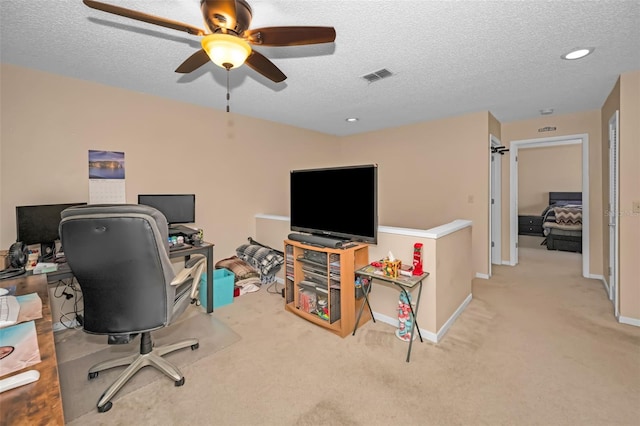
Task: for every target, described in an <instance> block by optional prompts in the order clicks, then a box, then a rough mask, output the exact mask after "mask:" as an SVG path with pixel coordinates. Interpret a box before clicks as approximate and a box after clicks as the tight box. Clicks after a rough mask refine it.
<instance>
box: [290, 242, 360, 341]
mask: <svg viewBox="0 0 640 426" xmlns="http://www.w3.org/2000/svg"><path fill="white" fill-rule="evenodd" d="M284 249H285V250H284V253H285V255H284V257H285V265H286V273H285V306H284V308H285V310H287V311H289V312H292V313H294V314H295V315H298V316H299V317H301V318H304V319H306V320H307V321H309V322H312V323H314V324H316V325H318V326H320V327H323V328H325V329H327V330H329V331H331V332H332V333H334V334H337V335H338V336H340V337H345V336H346V335H348V334H349V333H351V332H352V331H353V329H354V327H355V325H356V313H357V311H358V310H359V309H360V305H361V304H363V303H365V300H364V299H359V300H357V299H356V294H355V271H356V270H357V269H360V268H362V267H363V266H365V265H367V264H368V263H369V246H368V245H366V244H360V243H357V244H354V245H352V246H349V247H348V248H343V249H339V248H329V247H316V246H313V245H309V244H305V243H303V242H300V241H293V240H285V241H284ZM370 318H371V315H370V314H369V312H368V311H367V312H365V314H364V315H362V317H361V318H360V321H359V323H358V326H361V325H363V324H364V323H366V322H367V321H368V320H369V319H370Z"/></svg>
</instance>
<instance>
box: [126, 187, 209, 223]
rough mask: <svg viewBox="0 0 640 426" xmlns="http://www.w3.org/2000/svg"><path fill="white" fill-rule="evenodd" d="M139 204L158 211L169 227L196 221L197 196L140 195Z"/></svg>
mask: <svg viewBox="0 0 640 426" xmlns="http://www.w3.org/2000/svg"><path fill="white" fill-rule="evenodd" d="M138 204H144V205H146V206H151V207H154V208H156V209H158V210H159V211H160V212H161V213H162V214H163V215H164V216H165V217H166V218H167V222H168V223H169V225H172V224H178V223H194V222H195V221H196V195H195V194H140V195H138Z"/></svg>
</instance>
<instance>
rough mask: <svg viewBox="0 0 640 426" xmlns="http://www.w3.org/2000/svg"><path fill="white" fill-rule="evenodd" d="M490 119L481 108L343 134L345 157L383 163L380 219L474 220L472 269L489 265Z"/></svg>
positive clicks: (413, 224)
mask: <svg viewBox="0 0 640 426" xmlns="http://www.w3.org/2000/svg"><path fill="white" fill-rule="evenodd" d="M489 121H490V114H488V113H487V112H478V113H474V114H468V115H464V116H462V117H454V118H448V119H443V120H438V121H430V122H425V123H418V124H414V125H409V126H403V127H397V128H392V129H385V130H380V131H377V132H372V133H364V134H358V135H353V136H348V137H345V138H343V140H342V141H341V146H342V150H341V154H342V158H344V159H345V161H347V162H355V161H364V162H371V163H378V164H379V165H380V169H379V176H380V178H381V179H380V183H379V185H380V206H379V212H378V213H379V217H380V220H379V223H380V224H383V225H385V226H398V227H405V228H415V229H429V228H432V227H434V226H438V225H441V224H443V223H448V222H451V221H452V220H455V219H468V220H471V221H472V222H473V231H472V239H473V271H475V272H476V273H480V274H487V275H488V269H489V253H488V250H489V249H488V248H489V208H488V206H489V203H488V197H489V195H488V194H489V156H490V151H489Z"/></svg>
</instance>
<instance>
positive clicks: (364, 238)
mask: <svg viewBox="0 0 640 426" xmlns="http://www.w3.org/2000/svg"><path fill="white" fill-rule="evenodd" d="M290 190H291V192H290V197H291V199H290V207H291V211H290V213H291V215H290V221H291V230H292V231H296V232H303V233H308V234H312V235H318V236H323V237H328V238H334V239H342V240H349V241H361V242H366V243H373V244H376V243H377V242H378V165H377V164H365V165H357V166H345V167H331V168H322V169H305V170H292V171H291V177H290Z"/></svg>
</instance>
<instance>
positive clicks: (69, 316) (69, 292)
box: [53, 278, 84, 329]
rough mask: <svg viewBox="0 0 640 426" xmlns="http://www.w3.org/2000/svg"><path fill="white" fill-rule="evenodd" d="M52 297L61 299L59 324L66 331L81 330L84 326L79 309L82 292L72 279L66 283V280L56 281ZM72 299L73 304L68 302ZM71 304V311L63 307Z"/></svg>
mask: <svg viewBox="0 0 640 426" xmlns="http://www.w3.org/2000/svg"><path fill="white" fill-rule="evenodd" d="M53 297H55V298H57V299H62V304H61V305H60V324H62V326H63V327H65V328H67V329H78V328H82V325H83V324H84V316H83V315H82V313H83V310H82V309H80V308H79V304H80V301H82V291H81V289H80V286H79V285H78V284H77V282H76V281H75V280H74V279H73V278H72V279H71V280H69V281H68V282H67V281H66V280H58V282H57V283H56V287H55V289H54V291H53ZM71 299H73V302H68V301H70V300H71ZM67 303H72V307H71V310H68V309H69V308H68V307H67V308H66V309H65V306H66V305H67Z"/></svg>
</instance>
